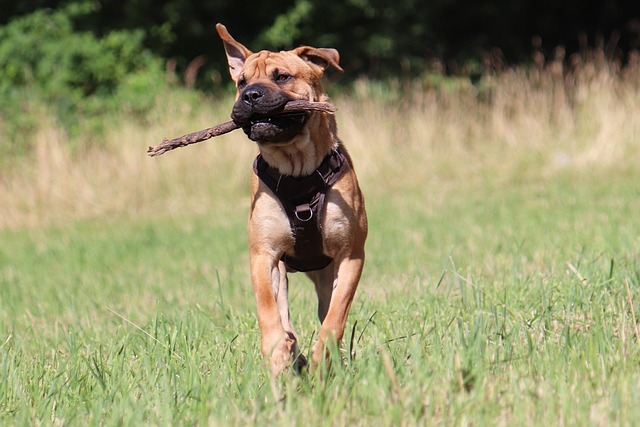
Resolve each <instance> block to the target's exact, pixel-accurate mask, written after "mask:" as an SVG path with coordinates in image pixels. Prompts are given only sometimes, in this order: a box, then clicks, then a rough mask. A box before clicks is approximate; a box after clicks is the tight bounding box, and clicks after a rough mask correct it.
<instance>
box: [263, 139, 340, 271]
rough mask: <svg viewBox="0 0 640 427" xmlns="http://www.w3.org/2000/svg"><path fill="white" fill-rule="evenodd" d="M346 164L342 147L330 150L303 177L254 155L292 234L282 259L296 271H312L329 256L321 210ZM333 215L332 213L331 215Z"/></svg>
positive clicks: (324, 263)
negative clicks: (290, 247)
mask: <svg viewBox="0 0 640 427" xmlns="http://www.w3.org/2000/svg"><path fill="white" fill-rule="evenodd" d="M347 168H348V162H347V161H346V157H345V155H344V152H343V151H342V149H341V147H338V149H337V150H335V151H332V152H331V153H329V154H328V155H327V156H326V157H325V158H324V160H323V161H322V163H321V164H320V166H319V167H318V168H317V169H316V170H315V171H314V172H313V173H312V174H310V175H308V176H305V177H299V178H298V177H291V176H286V175H282V174H280V173H279V172H278V170H277V169H275V168H272V167H270V166H269V165H268V164H267V163H266V162H265V161H264V159H262V157H261V156H258V157H257V158H256V161H255V163H254V172H255V174H256V175H257V176H258V177H259V178H260V180H261V181H262V182H263V183H264V184H265V185H266V186H267V187H268V188H269V189H270V190H271V192H272V193H273V194H274V195H275V196H276V198H277V200H278V203H279V204H280V206H281V207H282V209H283V210H284V212H285V214H286V216H287V220H288V222H289V225H290V230H291V234H292V237H293V253H285V254H284V255H283V256H282V261H284V263H285V264H286V265H287V266H288V267H289V268H291V269H293V270H296V271H313V270H320V269H323V268H324V267H326V266H327V265H328V264H329V263H330V262H331V261H332V258H331V257H330V256H328V255H327V254H326V251H325V248H324V245H323V241H324V239H323V235H324V234H326V230H324V225H323V224H324V223H325V221H324V218H323V216H324V214H325V211H327V212H332V211H331V210H330V209H325V201H326V196H327V192H328V191H330V189H331V187H332V185H333V184H334V183H335V182H336V181H337V180H338V179H339V178H340V176H341V175H342V174H343V173H344V172H345V170H346V169H347ZM332 216H333V215H332Z"/></svg>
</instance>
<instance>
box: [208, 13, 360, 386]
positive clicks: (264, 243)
mask: <svg viewBox="0 0 640 427" xmlns="http://www.w3.org/2000/svg"><path fill="white" fill-rule="evenodd" d="M216 29H217V31H218V34H219V35H220V38H221V39H222V41H223V42H224V48H225V51H226V54H227V60H228V62H229V71H230V73H231V78H232V79H233V81H234V82H235V83H236V85H237V88H238V91H237V96H236V102H235V104H234V107H233V112H232V114H231V118H232V119H233V120H234V121H235V122H236V123H238V124H241V125H242V128H243V130H244V131H245V133H246V134H247V135H248V136H249V138H250V139H251V140H253V141H255V142H256V143H257V144H258V148H259V150H260V155H259V156H258V158H257V159H256V162H255V163H254V171H255V173H254V175H253V177H252V182H251V213H250V216H249V251H250V258H251V280H252V282H253V289H254V293H255V296H256V303H257V309H258V323H259V325H260V332H261V335H262V354H263V355H264V356H265V357H266V358H268V360H269V362H270V367H271V371H272V372H273V374H274V375H277V374H278V373H280V372H282V371H283V370H286V369H288V368H289V367H290V366H292V365H293V366H294V367H295V368H297V369H300V368H302V367H303V366H305V365H306V359H305V358H304V356H302V355H300V354H299V352H298V346H297V336H296V334H295V332H294V330H293V326H292V325H291V320H290V318H289V302H288V296H287V293H288V282H287V272H288V271H304V272H306V274H307V275H308V276H309V277H310V278H311V280H312V281H313V282H314V284H315V289H316V293H317V295H318V316H319V318H320V322H321V323H322V326H321V329H320V334H319V336H318V340H317V342H316V343H315V344H314V346H313V354H312V358H311V362H312V363H311V366H312V368H315V367H317V366H318V364H319V363H321V362H322V361H323V360H324V359H325V358H326V357H327V355H328V349H327V343H329V342H333V343H337V342H339V341H340V340H341V339H342V336H343V334H344V329H345V325H346V322H347V315H348V313H349V308H350V307H351V302H352V301H353V297H354V294H355V292H356V288H357V286H358V281H359V280H360V274H361V273H362V267H363V264H364V243H365V239H366V237H367V217H366V213H365V208H364V199H363V196H362V193H361V191H360V187H359V186H358V180H357V178H356V174H355V171H354V169H353V164H352V162H351V159H350V157H349V155H348V153H347V152H346V150H345V149H344V146H343V145H342V142H341V141H340V139H339V138H338V135H337V133H336V122H335V119H334V117H333V115H331V114H327V113H324V112H305V113H295V114H291V113H289V114H282V110H283V106H284V104H286V103H287V102H288V101H291V100H307V101H316V102H326V101H328V97H327V96H326V95H325V94H324V92H323V89H322V86H321V84H320V78H321V77H322V75H323V73H324V71H325V70H326V69H327V68H328V67H329V65H333V66H334V67H335V68H337V69H338V70H340V71H342V69H341V68H340V66H339V65H338V61H339V55H338V52H337V51H336V50H335V49H316V48H312V47H308V46H303V47H299V48H297V49H294V50H291V51H286V52H284V51H283V52H270V51H264V50H263V51H261V52H258V53H252V52H251V51H249V50H248V49H247V48H246V47H244V46H243V45H242V44H240V43H238V42H237V41H235V40H234V39H233V38H232V37H231V35H230V34H229V33H228V31H227V29H226V28H225V26H224V25H222V24H218V25H217V26H216Z"/></svg>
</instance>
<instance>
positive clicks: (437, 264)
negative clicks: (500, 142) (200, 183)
mask: <svg viewBox="0 0 640 427" xmlns="http://www.w3.org/2000/svg"><path fill="white" fill-rule="evenodd" d="M639 178H640V175H638V174H636V175H635V176H633V175H632V176H628V175H626V174H623V175H622V176H618V175H615V174H610V175H608V176H595V177H594V176H591V175H590V174H566V175H561V176H558V177H556V178H554V179H549V180H547V181H545V182H539V181H537V182H520V183H518V184H515V185H509V186H508V187H507V188H505V187H502V188H486V189H485V190H483V191H476V189H472V190H470V191H454V192H451V193H449V194H446V197H443V198H442V201H441V202H438V206H435V207H434V206H433V205H430V204H429V203H428V198H429V196H430V195H431V194H432V193H434V192H436V193H437V192H439V191H442V190H438V189H429V188H425V189H424V190H422V191H416V192H415V193H407V194H406V198H399V197H397V198H394V197H392V196H391V195H389V196H390V197H387V198H375V197H374V198H369V200H368V205H369V212H370V220H371V238H370V240H369V245H368V251H369V252H368V253H369V258H368V264H367V268H366V273H365V275H364V277H363V280H362V283H361V287H360V290H359V293H358V295H357V298H356V301H355V303H354V306H353V308H352V312H351V316H350V319H349V325H348V332H347V334H346V339H345V343H344V345H343V348H342V360H343V362H342V363H336V364H335V366H334V369H333V371H332V372H331V375H329V376H328V377H325V378H324V379H322V378H318V377H312V378H310V377H306V376H303V377H297V376H295V375H291V376H289V377H286V378H284V379H281V380H279V382H278V383H277V384H273V383H272V381H271V380H270V378H269V376H268V375H267V373H266V370H265V369H264V367H263V365H262V362H261V359H260V356H259V346H258V340H259V334H258V331H257V326H256V320H255V317H254V314H253V295H252V293H251V286H250V284H249V281H248V274H247V254H246V250H245V247H244V244H245V236H244V233H245V231H244V223H245V215H244V212H243V211H244V209H245V207H244V206H238V208H237V209H236V210H237V212H236V215H234V217H233V219H228V220H227V221H224V222H223V224H222V225H218V224H217V223H216V221H212V219H211V218H210V217H207V216H193V217H191V218H190V219H189V221H176V220H148V221H128V222H124V223H123V222H111V223H102V222H98V221H88V222H82V223H78V224H74V225H69V226H63V227H61V228H46V229H27V230H17V231H16V230H14V231H9V230H5V231H3V232H2V233H1V234H0V242H1V245H0V248H1V249H0V333H1V340H2V344H0V358H1V359H0V373H1V381H0V423H1V424H16V425H29V424H33V423H44V424H87V423H88V424H100V425H121V424H126V425H136V424H140V423H150V424H162V425H173V424H200V425H239V424H247V423H248V424H251V425H254V424H257V425H267V424H284V425H300V424H303V423H304V424H309V425H351V424H355V425H370V424H373V423H376V424H380V425H424V424H435V423H439V424H454V425H458V424H466V423H474V424H476V425H496V424H508V425H540V424H543V423H551V424H565V425H588V424H595V425H601V424H604V425H606V424H627V425H629V424H633V423H634V420H637V419H638V417H640V410H638V408H637V405H636V404H635V402H637V399H638V398H639V397H640V373H639V371H638V364H639V363H640V347H638V337H637V334H638V330H637V325H636V322H637V315H638V313H640V305H639V303H638V302H639V299H638V298H639V296H638V291H639V290H640V282H639V280H640V265H639V262H638V255H639V250H638V248H639V247H640V245H638V243H640V241H639V236H640V220H639V219H638V216H637V215H634V212H637V211H638V210H639V209H640V198H638V197H637V195H638V194H637V188H636V187H635V185H634V183H635V182H638V179H639ZM401 201H402V202H401ZM220 203H222V202H220ZM291 287H292V291H291V303H292V315H293V318H294V319H295V324H296V326H297V328H298V330H299V333H300V336H301V342H302V347H303V351H306V352H308V351H309V348H310V344H311V342H312V339H313V336H314V333H317V330H318V324H317V321H316V319H315V304H314V302H313V293H312V286H310V285H309V284H308V283H306V282H305V279H304V278H302V277H300V278H298V277H295V278H294V280H292V284H291Z"/></svg>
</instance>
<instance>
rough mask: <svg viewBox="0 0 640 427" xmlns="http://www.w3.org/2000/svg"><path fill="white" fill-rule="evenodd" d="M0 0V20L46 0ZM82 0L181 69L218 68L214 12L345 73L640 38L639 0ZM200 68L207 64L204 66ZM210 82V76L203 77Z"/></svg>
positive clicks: (106, 28) (251, 39) (103, 20)
mask: <svg viewBox="0 0 640 427" xmlns="http://www.w3.org/2000/svg"><path fill="white" fill-rule="evenodd" d="M3 1H5V2H6V3H8V4H6V5H2V7H1V8H0V24H1V23H3V22H8V21H10V20H11V19H12V17H14V16H16V15H19V14H25V13H29V12H32V11H34V10H36V9H38V8H41V7H50V8H56V7H57V5H58V3H59V2H55V1H50V0H19V1H16V2H8V1H7V0H3ZM69 2H71V3H78V2H82V4H88V5H89V6H90V8H91V9H92V12H91V13H89V14H84V15H78V16H75V17H74V19H73V21H74V28H76V29H78V30H82V31H91V32H92V33H93V34H95V35H96V36H97V37H102V36H104V35H106V34H109V33H110V32H112V31H114V30H129V31H132V30H142V31H144V45H145V46H146V47H147V48H149V49H150V50H151V51H152V52H154V53H155V54H156V55H157V56H159V57H162V58H165V59H169V58H173V59H175V60H176V61H177V63H178V66H179V69H180V68H181V69H184V68H185V67H187V65H188V64H189V63H190V62H191V61H192V60H193V59H194V58H197V57H200V56H203V55H204V56H206V58H207V62H206V65H205V69H207V70H209V71H211V70H217V72H220V73H222V72H224V70H225V66H224V55H222V54H221V49H222V48H221V45H220V43H219V41H218V40H217V37H216V35H215V31H214V25H215V23H216V22H223V23H224V24H226V25H227V26H228V27H229V29H230V31H231V34H233V35H234V36H235V37H236V38H237V39H238V40H240V41H242V42H243V43H245V44H246V45H247V46H248V47H249V48H251V49H256V50H257V49H263V48H268V49H274V48H291V47H295V46H296V45H300V44H310V45H317V46H330V47H335V48H337V49H338V50H339V51H340V52H341V54H342V58H343V61H342V62H343V66H344V68H345V69H346V70H347V71H348V75H349V76H352V77H355V76H359V75H368V76H369V77H382V78H385V77H389V76H394V75H397V74H398V73H403V74H409V75H416V74H420V73H421V72H423V70H424V69H425V67H426V66H427V65H428V64H429V63H431V62H432V61H438V62H439V63H441V64H444V66H445V67H446V68H447V69H448V71H450V72H457V71H459V70H460V69H462V66H463V65H464V64H467V63H474V62H475V63H477V62H479V61H481V59H482V57H483V55H485V53H486V52H490V51H493V52H496V51H497V52H499V55H500V56H501V57H502V59H503V60H505V61H507V62H511V63H514V62H522V61H528V60H529V59H530V54H531V50H532V47H531V40H532V38H533V37H534V36H539V37H540V38H541V40H542V47H543V49H547V50H549V51H550V50H552V49H554V48H555V47H556V46H558V45H563V46H565V47H566V50H567V52H568V53H571V52H575V51H578V50H580V49H581V48H584V47H585V46H584V45H585V44H589V45H593V44H595V43H596V42H597V39H601V40H604V41H605V42H608V43H609V44H610V46H609V48H610V49H611V50H612V51H614V52H613V53H615V54H619V55H624V54H625V53H626V52H627V51H629V50H631V49H638V48H640V2H632V1H626V0H589V1H587V2H584V1H583V0H567V1H563V2H557V1H553V0H539V1H536V2H531V1H529V0H512V1H510V2H500V1H496V0H430V1H423V0H344V1H340V2H327V1H320V0H270V1H268V2H265V1H258V0H240V1H238V0H216V1H203V2H194V1H191V0H166V1H162V2H153V1H151V0H120V1H111V0H110V1H107V0H68V1H67V3H69ZM204 74H206V73H204ZM209 83H210V81H209Z"/></svg>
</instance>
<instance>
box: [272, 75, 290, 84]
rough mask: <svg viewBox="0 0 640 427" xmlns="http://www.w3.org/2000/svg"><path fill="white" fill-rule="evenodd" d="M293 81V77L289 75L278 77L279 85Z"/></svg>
mask: <svg viewBox="0 0 640 427" xmlns="http://www.w3.org/2000/svg"><path fill="white" fill-rule="evenodd" d="M290 79H291V76H290V75H288V74H278V75H277V76H276V82H278V83H284V82H286V81H289V80H290Z"/></svg>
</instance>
